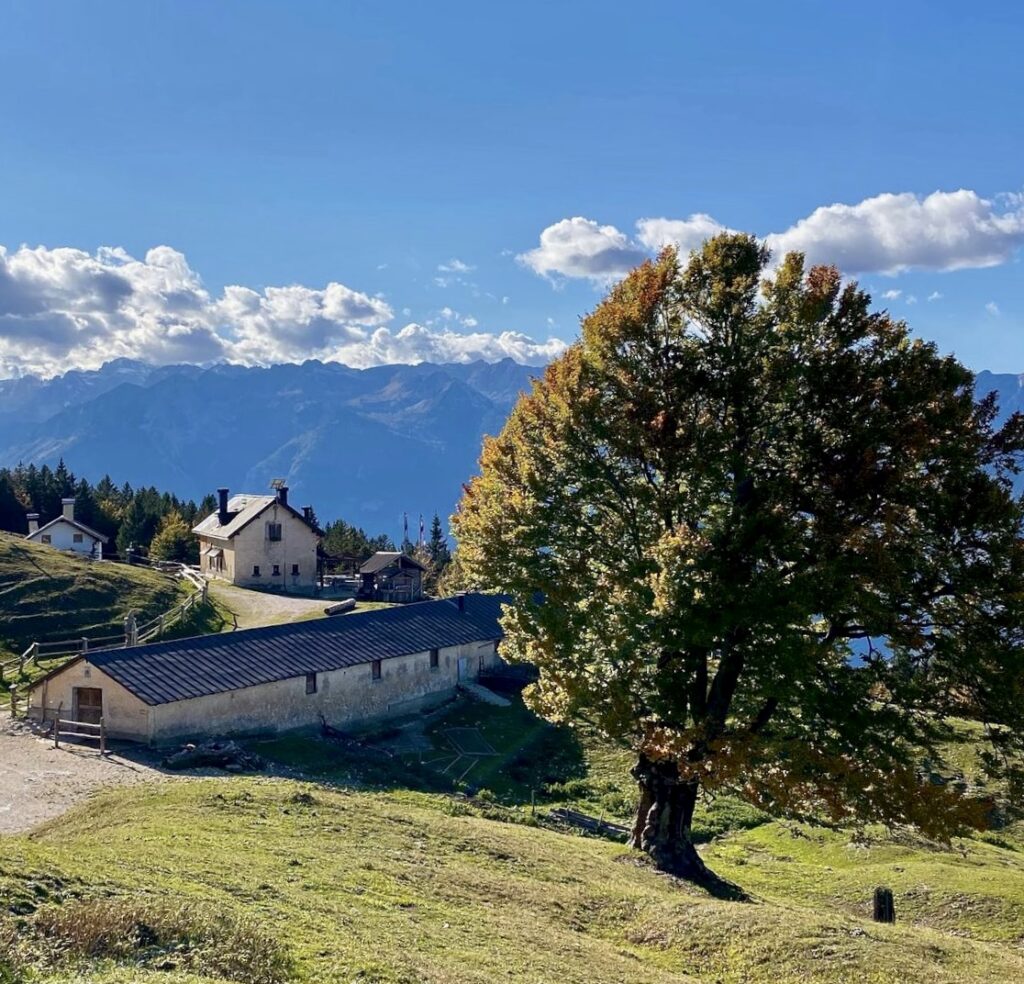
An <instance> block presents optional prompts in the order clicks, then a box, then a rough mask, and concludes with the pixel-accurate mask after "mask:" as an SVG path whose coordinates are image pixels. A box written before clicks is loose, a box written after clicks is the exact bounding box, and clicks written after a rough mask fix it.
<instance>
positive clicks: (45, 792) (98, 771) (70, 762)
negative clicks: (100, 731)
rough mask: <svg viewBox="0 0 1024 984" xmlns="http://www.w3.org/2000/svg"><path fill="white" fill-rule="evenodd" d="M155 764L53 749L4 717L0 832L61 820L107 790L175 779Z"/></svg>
mask: <svg viewBox="0 0 1024 984" xmlns="http://www.w3.org/2000/svg"><path fill="white" fill-rule="evenodd" d="M155 765H156V762H155V761H154V763H153V764H152V765H150V764H147V763H145V762H144V761H143V762H140V761H138V760H135V759H134V758H133V759H127V758H123V757H122V756H120V755H119V754H117V753H116V752H115V753H114V754H112V755H108V756H106V757H104V758H101V757H100V755H99V753H98V752H97V750H96V749H95V748H92V747H89V746H76V745H69V744H66V743H62V744H61V747H60V748H54V747H53V742H52V741H49V740H47V739H44V738H37V737H36V736H35V735H33V734H32V732H31V731H29V730H28V728H26V727H25V726H23V725H21V724H17V723H16V724H12V723H11V720H10V718H9V717H8V716H7V715H6V714H3V715H0V834H9V833H16V832H18V831H22V830H28V829H29V828H30V827H34V826H35V825H36V824H38V823H42V822H43V821H44V820H50V819H52V818H53V817H56V816H60V814H62V813H64V811H65V810H68V809H69V808H70V807H72V806H74V805H75V804H77V803H81V802H82V801H83V800H85V799H87V798H88V797H89V796H90V795H91V794H92V793H94V792H96V791H97V790H99V789H102V788H103V787H106V786H124V785H129V784H131V783H137V782H152V781H154V780H160V781H170V780H171V777H169V776H167V775H166V774H165V773H164V772H161V771H160V770H159V769H158V768H156V767H155Z"/></svg>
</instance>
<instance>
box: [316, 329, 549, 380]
mask: <svg viewBox="0 0 1024 984" xmlns="http://www.w3.org/2000/svg"><path fill="white" fill-rule="evenodd" d="M565 349H566V344H565V342H563V341H561V340H560V339H557V338H549V339H548V340H547V341H546V342H538V341H535V340H534V339H532V338H529V337H528V336H526V335H522V334H519V333H518V332H513V331H506V332H502V333H501V334H499V335H491V334H487V333H484V332H476V333H473V334H468V335H466V334H462V333H461V332H456V331H450V330H448V329H445V330H442V331H434V330H433V329H431V328H428V327H427V326H425V325H419V324H408V325H406V326H405V327H404V328H402V329H401V331H398V332H392V331H391V330H390V329H389V328H378V329H377V330H376V331H375V332H373V334H372V335H370V336H369V338H367V339H365V340H362V341H360V342H358V343H354V344H348V345H342V346H339V347H338V348H337V349H336V350H334V351H333V352H332V353H331V354H330V358H331V359H334V360H336V361H338V362H344V363H345V364H346V365H349V366H355V367H356V368H360V369H362V368H366V367H368V366H377V365H388V364H392V363H397V362H410V363H418V362H474V361H476V360H477V359H483V360H484V361H486V362H498V361H499V360H501V359H506V358H511V359H514V360H515V361H516V362H520V363H523V364H524V365H531V366H540V365H544V364H545V363H547V362H550V361H551V360H552V359H554V358H555V357H556V356H559V355H561V354H562V352H564V351H565Z"/></svg>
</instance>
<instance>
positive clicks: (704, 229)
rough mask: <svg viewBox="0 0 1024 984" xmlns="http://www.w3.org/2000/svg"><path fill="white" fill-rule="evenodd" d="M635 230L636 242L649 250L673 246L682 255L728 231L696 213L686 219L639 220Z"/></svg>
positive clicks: (718, 223)
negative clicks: (706, 240)
mask: <svg viewBox="0 0 1024 984" xmlns="http://www.w3.org/2000/svg"><path fill="white" fill-rule="evenodd" d="M636 228H637V235H636V238H637V240H638V241H639V242H641V243H642V244H643V245H644V246H646V247H647V248H648V249H649V250H652V251H657V250H659V249H661V248H662V247H663V246H669V245H674V246H678V247H679V249H680V250H681V251H682V252H684V253H688V252H689V251H690V250H691V249H697V248H698V247H699V246H700V245H701V243H703V242H704V240H705V239H710V238H711V237H712V236H717V235H718V233H720V232H727V231H728V230H727V229H726V227H725V226H724V225H722V224H721V223H720V222H716V221H715V220H714V219H713V218H711V216H710V215H705V214H704V213H703V212H696V213H694V214H693V215H691V216H690V217H689V218H688V219H641V220H640V221H639V222H637V224H636Z"/></svg>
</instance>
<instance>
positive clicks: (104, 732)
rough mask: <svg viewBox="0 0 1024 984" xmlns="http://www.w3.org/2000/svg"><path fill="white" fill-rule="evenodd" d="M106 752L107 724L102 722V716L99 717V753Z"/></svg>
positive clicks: (103, 753) (104, 753)
mask: <svg viewBox="0 0 1024 984" xmlns="http://www.w3.org/2000/svg"><path fill="white" fill-rule="evenodd" d="M106 754H107V726H106V725H105V724H104V723H103V718H100V755H106Z"/></svg>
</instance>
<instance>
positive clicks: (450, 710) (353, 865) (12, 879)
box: [0, 700, 1024, 984]
mask: <svg viewBox="0 0 1024 984" xmlns="http://www.w3.org/2000/svg"><path fill="white" fill-rule="evenodd" d="M964 738H965V745H964V747H963V749H961V750H960V759H961V761H962V762H963V765H964V768H965V769H966V770H967V771H968V772H971V773H972V774H971V778H972V779H976V776H974V775H973V760H972V757H971V753H970V740H971V734H970V730H969V729H966V730H965V731H964ZM253 748H254V749H255V750H256V751H258V752H260V754H261V755H263V756H264V757H265V758H267V759H268V760H269V762H270V763H271V765H272V767H273V771H274V772H275V773H276V775H275V777H273V778H270V777H257V778H254V777H229V778H223V779H209V778H206V779H194V778H193V779H177V780H173V781H167V782H158V783H153V784H147V785H142V786H136V787H132V788H130V789H122V790H116V791H108V792H105V793H102V794H101V795H99V796H98V797H96V798H95V799H93V800H92V801H90V802H89V803H88V804H87V805H85V806H84V807H80V808H78V809H76V810H73V811H72V812H71V813H69V814H67V815H66V816H64V817H62V818H60V819H59V820H57V821H54V822H51V823H49V824H47V825H45V826H43V827H41V828H38V829H37V830H35V831H33V832H31V833H30V834H27V835H22V836H16V837H7V838H4V840H3V842H2V843H0V893H2V898H3V904H2V905H0V912H3V913H4V915H3V916H2V917H0V954H4V952H5V948H6V956H5V957H4V956H0V982H3V984H57V982H62V984H63V982H68V981H74V982H83V984H85V982H89V984H115V982H116V984H127V982H141V984H148V982H152V984H186V982H187V984H200V982H214V981H235V982H238V984H284V982H288V981H303V982H318V984H319V982H350V981H352V982H377V984H414V982H415V984H419V982H428V984H456V982H458V984H470V982H474V984H476V982H481V984H482V982H490V981H498V980H508V981H524V982H526V981H529V982H547V981H551V982H560V984H576V982H578V984H584V982H586V984H611V982H616V984H620V982H621V984H627V982H628V984H634V982H636V984H644V982H649V984H662V982H691V981H702V982H714V984H741V982H742V984H762V982H763V984H791V982H792V984H795V982H805V981H807V982H822V984H838V982H850V984H853V982H858V984H859V982H863V981H866V982H873V984H882V982H886V984H888V982H897V981H898V982H901V984H954V982H956V984H960V982H963V984H982V982H984V984H992V982H1007V984H1009V982H1015V981H1018V980H1021V979H1024V829H1021V828H1020V827H1013V826H1011V827H1007V828H1004V829H1002V830H999V831H994V832H992V833H989V834H984V835H981V836H979V837H976V838H971V839H967V840H963V841H958V842H956V843H954V844H953V845H951V846H945V847H944V846H942V845H938V844H932V843H928V842H926V841H924V840H922V839H920V838H918V837H916V836H914V835H912V834H910V833H908V832H896V833H889V832H886V831H884V830H882V829H877V830H875V829H869V830H864V831H857V832H854V831H844V830H835V829H830V828H826V827H821V826H815V825H808V824H797V823H786V822H779V821H773V820H771V819H770V818H768V817H766V816H764V815H763V814H760V813H758V812H757V811H755V810H752V809H750V808H749V807H746V806H744V805H743V804H741V803H739V802H737V801H735V800H731V799H729V798H727V797H723V798H720V799H718V800H717V801H715V802H714V803H711V804H704V805H703V806H702V807H701V811H700V814H699V816H698V817H697V823H696V826H697V829H698V831H699V833H700V837H701V839H702V840H703V841H704V842H705V843H704V847H703V848H702V852H703V854H704V857H705V858H706V860H707V861H708V863H709V864H710V866H711V867H712V868H713V869H714V870H715V871H716V872H717V873H718V874H719V875H720V876H721V877H722V878H724V879H727V880H728V881H730V882H732V883H733V884H734V885H736V886H739V887H740V888H741V889H742V890H743V891H744V892H745V893H746V896H747V899H746V900H745V901H734V900H730V899H727V898H724V897H716V896H713V895H711V894H709V893H708V892H707V891H705V890H703V889H699V888H696V887H694V886H691V885H687V884H684V883H681V882H678V881H675V880H674V879H671V878H668V877H666V876H664V875H661V874H659V873H658V872H656V871H654V870H653V869H652V868H651V867H650V866H649V865H648V864H647V862H646V859H645V858H644V857H643V856H641V855H639V854H637V853H635V852H632V851H630V850H629V849H627V848H626V847H625V846H624V845H622V844H621V843H618V842H616V841H615V840H613V839H606V838H598V837H593V836H585V835H582V834H580V833H578V832H574V831H572V830H568V829H566V828H559V827H558V826H557V825H556V824H554V823H553V822H551V821H550V820H549V819H548V817H547V813H548V811H549V810H550V809H551V808H552V807H553V806H556V805H571V806H575V807H576V808H579V809H584V810H588V811H590V812H592V813H595V814H597V813H603V815H604V816H606V818H608V819H619V820H622V819H625V818H626V814H627V813H628V810H629V809H630V808H631V803H632V800H631V796H632V792H631V789H630V783H629V780H628V774H627V772H626V769H627V768H628V764H629V761H628V755H627V754H626V753H625V752H622V751H619V750H614V749H608V748H607V747H602V746H601V744H600V743H599V742H596V741H595V740H593V739H592V738H590V737H588V736H587V735H582V736H581V735H575V734H572V733H570V732H567V731H565V730H563V729H558V728H552V727H550V726H548V725H545V724H543V723H542V722H540V721H538V720H537V719H535V718H533V717H532V715H531V714H530V713H529V712H528V711H527V710H526V709H525V708H524V707H523V706H522V704H521V703H520V702H518V701H513V703H512V704H511V706H510V707H507V708H495V707H491V706H487V705H481V704H476V703H472V702H469V701H465V700H459V701H456V702H454V703H452V704H451V705H449V706H447V707H446V708H443V709H442V710H440V711H439V712H437V713H435V714H433V715H430V716H429V717H427V718H426V719H422V718H421V719H418V720H414V719H409V720H408V721H406V722H398V723H396V724H395V726H394V727H389V728H388V729H387V730H386V731H383V732H379V733H377V734H375V735H364V736H363V741H362V742H360V743H358V744H356V743H353V742H346V741H342V742H330V741H325V740H322V739H317V738H308V737H307V738H301V737H282V738H278V739H275V740H272V741H260V742H254V743H253ZM459 749H463V750H464V751H462V752H460V751H459ZM453 763H454V766H453ZM467 765H469V766H470V767H469V770H468V772H466V771H465V769H466V766H467ZM877 885H887V886H889V887H891V888H892V889H893V890H894V892H895V896H896V908H897V918H898V922H897V923H896V925H895V926H882V925H878V924H876V923H873V922H872V921H871V920H870V908H871V895H872V891H873V889H874V888H875V886H877ZM5 941H6V943H5ZM5 961H6V962H5ZM5 975H6V976H5Z"/></svg>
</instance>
